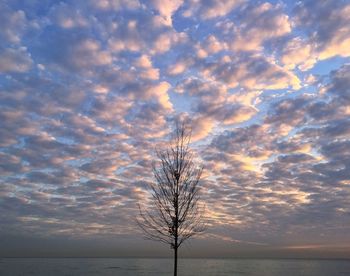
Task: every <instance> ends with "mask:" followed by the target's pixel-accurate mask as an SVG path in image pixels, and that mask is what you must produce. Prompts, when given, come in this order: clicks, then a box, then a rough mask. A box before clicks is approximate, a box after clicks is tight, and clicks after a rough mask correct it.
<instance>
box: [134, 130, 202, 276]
mask: <svg viewBox="0 0 350 276" xmlns="http://www.w3.org/2000/svg"><path fill="white" fill-rule="evenodd" d="M190 141H191V129H190V128H189V127H188V126H187V125H186V124H185V123H177V124H176V129H175V132H174V134H173V137H172V139H171V141H170V143H169V146H168V148H166V149H165V150H157V151H156V156H157V159H158V161H159V162H158V165H157V164H154V165H153V174H154V177H155V181H154V182H153V183H151V184H150V185H149V186H150V192H151V194H152V208H149V209H147V208H146V207H142V208H141V206H140V205H139V212H140V215H139V217H138V219H137V223H138V225H139V226H140V228H141V229H142V230H143V232H144V234H145V237H146V238H147V239H150V240H155V241H160V242H163V243H166V244H169V245H170V246H171V249H173V250H174V276H176V275H177V251H178V248H179V247H180V246H181V244H182V243H183V242H185V241H186V240H187V239H189V238H190V237H192V236H194V235H197V234H200V233H202V232H203V231H204V229H205V224H204V221H203V212H204V211H203V210H204V209H203V207H202V206H201V205H200V204H199V199H200V197H199V187H198V183H199V180H200V178H201V174H202V170H203V168H202V167H201V166H198V165H197V164H196V162H195V160H194V156H193V153H192V151H191V149H190V147H189V144H190Z"/></svg>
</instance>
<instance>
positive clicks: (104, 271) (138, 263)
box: [0, 258, 350, 276]
mask: <svg viewBox="0 0 350 276" xmlns="http://www.w3.org/2000/svg"><path fill="white" fill-rule="evenodd" d="M172 267H173V260H172V259H136V258H135V259H114V258H81V259H80V258H33V259H32V258H3V259H0V275H9V276H19V275H23V276H24V275H35V276H48V275H50V276H58V275H67V276H68V275H101V276H105V275H106V276H108V275H113V276H141V275H142V276H146V275H147V276H151V275H172ZM178 275H179V276H197V275H201V276H214V275H218V276H226V275H239V276H240V275H246V276H250V275H251V276H265V275H266V276H281V275H283V276H298V275H300V276H301V275H302V276H337V275H343V276H344V275H350V261H349V260H260V259H258V260H257V259H180V260H179V273H178Z"/></svg>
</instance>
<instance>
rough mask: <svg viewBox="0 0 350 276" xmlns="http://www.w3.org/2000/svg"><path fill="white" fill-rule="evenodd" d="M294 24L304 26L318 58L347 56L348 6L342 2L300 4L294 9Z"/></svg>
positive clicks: (349, 14)
mask: <svg viewBox="0 0 350 276" xmlns="http://www.w3.org/2000/svg"><path fill="white" fill-rule="evenodd" d="M295 13H296V22H297V24H299V26H305V27H306V28H307V29H306V30H307V31H308V33H309V35H310V40H311V43H312V44H313V45H314V47H316V51H317V53H318V57H319V58H320V59H322V60H323V59H327V58H331V57H333V56H337V55H339V56H344V57H347V56H349V51H348V50H347V48H348V45H349V43H350V27H349V22H350V5H348V4H347V3H346V2H344V1H340V2H337V1H323V2H322V3H319V4H316V3H315V2H313V1H306V2H300V3H299V4H298V5H297V7H296V9H295Z"/></svg>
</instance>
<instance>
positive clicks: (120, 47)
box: [0, 0, 350, 258]
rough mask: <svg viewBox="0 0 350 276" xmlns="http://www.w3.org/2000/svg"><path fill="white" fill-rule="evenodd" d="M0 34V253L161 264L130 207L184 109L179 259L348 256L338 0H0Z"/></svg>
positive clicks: (344, 39)
mask: <svg viewBox="0 0 350 276" xmlns="http://www.w3.org/2000/svg"><path fill="white" fill-rule="evenodd" d="M0 26H1V28H0V244H1V247H0V256H121V257H125V256H167V254H169V255H170V256H171V250H169V248H168V247H166V246H163V245H161V244H158V243H155V242H151V241H145V240H144V239H143V237H142V233H141V232H140V230H139V229H138V228H137V226H136V223H135V217H136V216H137V214H138V209H137V204H138V203H140V204H144V205H145V206H147V204H149V192H148V190H147V183H148V182H150V181H152V180H153V178H152V170H151V165H152V162H154V160H155V154H154V151H155V149H156V148H162V147H164V146H165V145H166V141H167V139H168V137H169V133H171V130H172V128H173V125H174V121H175V120H179V119H190V120H191V122H192V127H193V135H192V144H191V147H192V149H193V151H194V152H195V154H196V156H197V161H198V162H199V163H201V164H203V166H204V172H203V178H202V180H201V182H200V186H201V187H202V188H201V198H202V201H203V202H204V203H205V205H206V220H207V224H208V228H207V231H206V233H205V234H204V235H202V236H199V237H197V238H196V239H193V240H192V241H190V242H189V243H187V244H185V245H184V246H183V247H182V248H180V256H190V257H196V256H197V257H266V256H271V257H290V256H292V257H348V258H349V257H350V235H349V230H350V2H349V1H342V0H333V1H332V0H320V1H270V2H268V1H249V0H222V1H215V0H205V1H199V0H188V1H185V0H149V1H146V0H75V1H53V0H31V1H22V0H8V1H6V0H0ZM150 208H152V206H150Z"/></svg>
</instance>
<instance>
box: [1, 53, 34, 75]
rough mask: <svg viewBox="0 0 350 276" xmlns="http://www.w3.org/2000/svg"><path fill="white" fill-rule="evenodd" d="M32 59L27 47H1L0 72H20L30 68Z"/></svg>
mask: <svg viewBox="0 0 350 276" xmlns="http://www.w3.org/2000/svg"><path fill="white" fill-rule="evenodd" d="M32 64H33V61H32V59H31V56H30V54H29V53H28V52H27V49H26V48H24V47H21V48H18V49H11V48H8V49H3V50H2V51H1V54H0V73H7V72H20V73H24V72H26V71H28V70H30V68H31V66H32Z"/></svg>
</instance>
